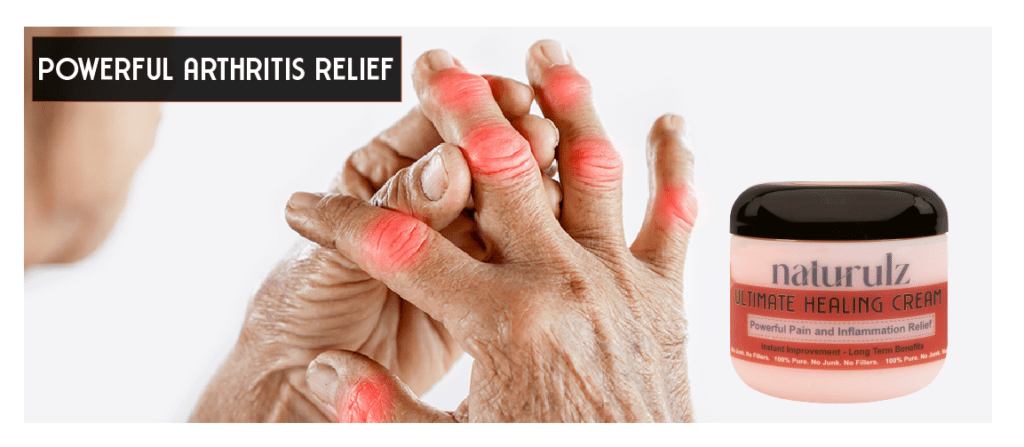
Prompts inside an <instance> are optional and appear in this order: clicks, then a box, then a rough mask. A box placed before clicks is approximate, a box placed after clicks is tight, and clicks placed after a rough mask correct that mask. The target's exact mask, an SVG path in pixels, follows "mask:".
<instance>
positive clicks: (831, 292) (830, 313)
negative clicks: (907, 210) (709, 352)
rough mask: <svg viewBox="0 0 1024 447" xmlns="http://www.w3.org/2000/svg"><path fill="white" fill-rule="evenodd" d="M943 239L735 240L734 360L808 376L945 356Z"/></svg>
mask: <svg viewBox="0 0 1024 447" xmlns="http://www.w3.org/2000/svg"><path fill="white" fill-rule="evenodd" d="M946 247H947V246H946V235H938V236H930V237H922V238H912V239H895V240H883V241H863V242H862V241H852V242H842V241H793V240H779V239H759V238H748V237H740V236H733V238H732V242H731V260H730V265H731V267H730V276H731V278H730V288H729V295H730V297H729V307H730V314H731V317H730V319H731V348H730V352H731V353H732V356H733V357H734V358H737V359H741V360H746V361H748V362H754V363H760V364H764V365H773V366H781V367H786V368H802V369H816V370H862V369H863V370H868V369H884V368H899V367H904V366H912V365H918V364H923V363H927V362H933V361H937V360H942V359H944V358H946V347H947V344H946V334H947V328H948V324H947V316H948V315H947V312H946V309H947V304H948V301H949V294H948V291H947V262H946V261H947V251H946Z"/></svg>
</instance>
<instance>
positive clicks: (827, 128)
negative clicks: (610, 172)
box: [24, 28, 992, 422]
mask: <svg viewBox="0 0 1024 447" xmlns="http://www.w3.org/2000/svg"><path fill="white" fill-rule="evenodd" d="M179 34H183V35H187V34H202V35H216V34H232V35H266V34H285V35H315V34H336V35H350V34H352V35H359V34H366V35H372V34H382V35H401V36H403V55H404V60H403V69H404V73H406V76H407V75H408V73H410V67H411V64H412V63H413V61H414V59H415V58H416V57H417V56H418V55H419V54H420V53H422V52H423V51H425V50H428V49H431V48H445V49H447V50H449V51H450V52H451V53H452V54H454V55H455V56H456V57H458V58H460V60H461V61H462V62H463V63H464V64H465V65H466V66H467V67H468V68H469V69H470V70H472V71H476V72H481V73H494V74H501V75H505V76H510V77H514V78H516V79H520V80H525V74H524V68H523V66H524V59H525V52H526V49H527V48H528V47H529V46H530V44H532V43H533V42H534V41H536V40H538V39H541V38H555V39H558V40H560V41H562V42H563V44H565V46H566V48H567V49H568V50H569V52H570V54H571V55H572V56H573V58H574V60H575V61H576V63H577V66H578V67H579V68H580V70H581V71H582V72H583V73H584V74H586V75H587V76H588V77H589V78H590V79H591V82H592V85H593V87H594V91H595V95H596V98H595V101H596V104H597V107H598V110H599V111H600V113H601V118H602V120H603V122H604V124H605V127H606V129H607V130H608V133H609V134H610V136H611V137H612V139H613V141H614V142H615V143H616V145H617V147H618V149H619V151H620V153H621V154H622V157H623V160H624V162H625V167H626V171H625V175H626V182H625V196H626V200H625V206H624V208H625V216H624V221H625V225H626V230H627V234H628V235H630V237H631V235H633V234H635V233H636V231H637V230H638V229H639V226H640V223H641V221H642V217H643V212H644V207H645V203H646V198H647V177H646V175H647V174H646V162H645V158H644V146H643V142H644V138H645V136H646V134H647V131H648V129H649V127H650V125H651V123H652V122H653V121H654V119H655V118H657V117H658V116H659V115H661V114H662V113H666V112H674V113H679V114H682V115H683V116H685V117H686V119H687V121H688V126H689V129H690V137H691V139H692V140H693V142H694V151H695V154H696V157H697V189H698V196H699V200H700V216H699V218H698V223H697V226H696V228H695V231H694V236H693V241H692V242H691V246H690V252H689V254H688V262H687V267H686V273H685V278H684V280H685V284H686V292H685V299H686V310H687V313H688V317H689V320H690V344H689V361H690V372H691V380H692V382H693V393H694V399H695V407H696V411H697V418H698V420H699V421H730V422H771V421H780V422H781V421H785V422H801V421H834V422H849V421H876V422H887V421H899V422H911V421H934V422H947V421H970V422H986V421H990V420H991V419H992V410H991V408H992V348H991V340H992V330H991V323H992V318H991V315H992V298H991V297H992V293H991V292H992V290H991V285H992V277H991V273H990V271H991V267H992V265H991V259H992V246H991V241H992V234H991V228H992V221H991V215H992V200H991V187H992V183H991V166H992V159H991V125H992V117H991V112H990V111H991V100H992V98H991V88H992V85H991V68H990V67H991V59H990V57H991V51H990V34H989V32H988V31H987V30H983V29H969V28H961V29H816V28H807V29H742V28H738V29H728V28H725V29H701V28H697V29H671V30H634V29H621V28H618V29H614V28H613V29H600V30H594V29H571V30H522V29H456V30H435V29H411V30H410V29H373V30H362V29H352V28H348V29H337V30H326V29H324V30H320V29H317V30H312V29H299V30H286V29H272V30H252V29H231V30H228V31H226V32H225V31H217V30H195V29H184V30H181V31H180V32H179ZM404 89H405V90H404V91H403V98H405V102H404V103H402V104H339V103H328V104H310V103H294V104H260V103H255V104H209V103H207V104H166V105H165V106H164V109H163V110H164V120H163V122H162V124H161V128H160V130H159V134H158V137H157V142H156V146H155V147H154V149H153V152H152V154H151V155H150V157H149V159H147V161H146V162H145V163H144V164H143V166H142V168H141V169H140V170H139V172H138V175H137V177H136V181H135V185H134V190H133V192H132V196H131V198H130V200H129V203H128V207H127V209H126V211H125V214H124V216H123V217H122V220H121V222H120V223H119V224H118V226H117V228H116V229H115V230H114V232H113V234H112V235H111V237H110V239H109V240H108V241H107V242H106V244H105V245H104V246H103V247H102V248H101V249H100V250H99V251H98V252H97V253H96V254H94V255H93V256H92V257H90V258H89V259H87V260H85V261H83V262H80V263H78V264H76V265H74V266H71V267H61V268H41V269H35V270H32V271H29V272H27V273H26V275H25V302H24V303H25V420H26V421H183V420H186V419H187V417H188V415H189V414H190V412H191V408H192V406H193V405H194V404H195V402H196V400H197V398H198V396H199V393H200V392H201V391H202V389H203V387H204V386H205V383H206V381H207V380H208V379H209V377H210V376H211V375H212V374H213V372H214V371H215V369H216V368H217V366H218V365H219V363H220V362H221V361H222V360H223V358H224V356H225V355H226V354H227V352H228V351H229V350H230V348H231V346H232V344H233V343H234V339H235V337H236V336H237V333H238V330H239V327H240V324H241V321H242V317H243V314H244V311H245V306H246V303H247V301H248V299H249V297H250V296H251V294H252V293H253V291H254V290H255V288H256V287H257V285H258V284H259V282H260V281H261V280H262V279H263V277H264V275H265V274H266V273H267V272H268V271H269V270H270V268H271V266H272V265H273V264H274V263H275V262H276V261H277V260H278V259H280V257H281V256H282V255H283V254H284V253H285V251H286V250H287V249H288V248H289V247H290V246H291V245H292V244H293V243H294V242H295V241H296V238H297V236H295V235H294V234H293V233H292V232H291V230H290V229H289V228H288V227H287V225H286V224H285V222H284V218H283V209H284V203H285V202H286V201H287V199H288V197H289V195H290V194H291V193H292V192H293V191H298V190H305V191H318V190H322V189H324V188H325V187H326V185H327V183H328V181H329V180H330V178H331V177H332V176H333V175H334V173H335V172H336V171H337V170H338V169H339V168H340V167H341V166H342V164H343V163H344V160H345V158H346V157H347V156H348V154H349V153H350V152H351V151H352V150H354V149H356V148H358V147H360V146H361V145H363V144H365V143H366V142H367V141H369V140H370V139H371V138H372V137H373V136H374V135H375V134H376V133H377V132H379V131H380V130H383V129H384V128H385V127H387V126H388V125H390V124H391V123H392V122H394V121H395V120H396V119H398V118H399V117H400V116H402V115H403V114H404V113H405V112H406V111H407V110H408V109H409V108H410V107H412V105H413V104H414V103H415V95H414V93H413V91H412V86H411V82H406V83H405V84H404ZM779 180H900V181H913V182H918V183H922V184H925V185H927V186H929V187H931V188H932V189H934V190H935V191H936V192H938V193H939V195H941V196H942V198H943V199H944V200H945V202H946V205H947V208H948V209H949V212H950V233H949V236H950V238H949V241H950V246H949V253H950V259H949V266H950V295H951V300H950V304H949V306H950V307H949V314H950V332H949V339H950V346H949V348H950V354H949V357H948V359H947V361H946V365H945V367H944V369H943V371H942V372H941V373H940V375H939V376H938V378H937V379H936V380H935V382H934V383H933V384H931V385H930V386H929V387H927V388H925V389H924V390H922V391H920V392H918V393H915V394H913V395H910V396H906V397H902V398H899V399H894V400H890V401H885V402H878V403H870V404H859V405H820V404H809V403H799V402H790V401H785V400H781V399H776V398H772V397H768V396H764V395H762V394H760V393H757V392H755V391H753V390H751V389H749V388H747V387H746V386H745V385H743V383H742V382H741V381H740V380H739V379H738V377H737V376H736V374H735V373H734V372H733V371H732V367H731V363H730V360H729V359H730V358H729V353H728V333H729V332H728V286H727V284H728V238H729V234H728V214H729V210H730V208H731V205H732V201H733V200H734V199H735V197H736V196H737V195H738V194H739V193H740V192H741V191H742V190H743V189H745V188H747V187H748V186H750V185H753V184H755V183H760V182H765V181H779ZM470 361H471V360H470V359H468V358H466V357H464V358H463V359H462V361H460V363H459V364H457V366H456V367H455V369H454V370H453V371H452V372H451V373H450V374H449V376H448V377H446V378H445V379H444V380H442V381H441V382H440V383H439V384H438V385H437V386H436V387H435V389H434V390H432V391H431V392H429V393H428V394H427V395H426V396H425V398H426V399H427V400H428V402H430V403H432V404H434V405H437V406H438V407H440V408H442V409H447V410H451V409H454V408H455V406H456V405H457V404H458V402H459V401H460V400H461V398H462V397H463V396H464V395H465V394H466V392H467V388H468V375H469V368H470Z"/></svg>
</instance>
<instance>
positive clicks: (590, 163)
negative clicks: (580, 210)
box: [569, 138, 622, 189]
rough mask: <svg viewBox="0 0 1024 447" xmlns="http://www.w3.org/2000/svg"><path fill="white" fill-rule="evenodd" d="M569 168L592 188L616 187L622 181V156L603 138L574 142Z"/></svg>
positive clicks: (570, 152)
mask: <svg viewBox="0 0 1024 447" xmlns="http://www.w3.org/2000/svg"><path fill="white" fill-rule="evenodd" d="M569 168H570V170H571V171H572V173H573V175H574V177H575V178H576V179H577V180H578V181H579V182H580V183H583V184H584V185H586V186H589V187H592V188H600V189H608V188H615V187H617V186H618V185H619V183H620V182H621V181H622V158H620V157H619V153H618V152H616V151H615V148H614V147H612V145H611V143H610V142H609V141H608V140H605V139H603V138H594V139H583V140H577V141H575V142H573V144H572V145H571V146H570V149H569Z"/></svg>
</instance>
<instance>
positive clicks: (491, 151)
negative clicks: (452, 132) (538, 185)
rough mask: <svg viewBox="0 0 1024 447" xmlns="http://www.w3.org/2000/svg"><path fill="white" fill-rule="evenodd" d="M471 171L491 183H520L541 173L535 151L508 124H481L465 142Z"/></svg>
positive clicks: (464, 145)
mask: <svg viewBox="0 0 1024 447" xmlns="http://www.w3.org/2000/svg"><path fill="white" fill-rule="evenodd" d="M462 149H463V150H464V151H465V153H466V159H467V161H468V162H469V168H470V170H472V171H473V173H474V174H476V175H478V176H482V177H484V178H487V179H492V180H499V181H507V180H515V179H519V178H521V177H523V176H525V175H527V174H529V173H531V172H532V171H533V170H536V169H537V162H536V160H535V159H534V158H533V150H532V149H531V148H530V145H529V143H527V142H526V139H524V138H523V136H522V135H520V134H519V132H516V131H515V129H513V128H512V127H511V126H510V125H508V124H507V123H499V122H495V123H488V124H481V125H478V126H477V127H475V128H473V129H472V130H470V131H469V132H467V133H466V136H465V137H464V138H463V139H462Z"/></svg>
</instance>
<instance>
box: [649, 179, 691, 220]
mask: <svg viewBox="0 0 1024 447" xmlns="http://www.w3.org/2000/svg"><path fill="white" fill-rule="evenodd" d="M654 216H655V219H657V223H658V225H659V226H661V227H662V228H666V229H669V230H681V231H690V230H692V229H693V224H694V222H696V221H697V195H696V194H694V193H693V188H692V187H691V186H689V185H686V184H684V185H681V186H666V187H662V188H661V190H660V191H658V195H657V197H655V199H654Z"/></svg>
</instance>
